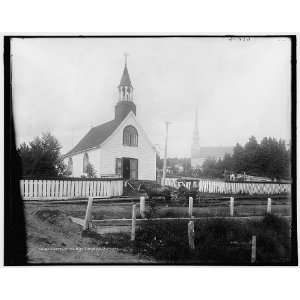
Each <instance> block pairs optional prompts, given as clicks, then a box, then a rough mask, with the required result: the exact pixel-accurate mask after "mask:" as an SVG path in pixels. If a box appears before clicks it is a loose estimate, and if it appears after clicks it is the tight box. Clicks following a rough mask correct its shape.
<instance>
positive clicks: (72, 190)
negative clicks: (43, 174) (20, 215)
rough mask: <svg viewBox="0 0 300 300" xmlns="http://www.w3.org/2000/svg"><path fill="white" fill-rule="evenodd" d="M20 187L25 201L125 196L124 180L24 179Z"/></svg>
mask: <svg viewBox="0 0 300 300" xmlns="http://www.w3.org/2000/svg"><path fill="white" fill-rule="evenodd" d="M20 187H21V195H22V197H23V199H24V200H30V199H69V198H81V197H112V196H115V197H117V196H121V195H122V194H123V179H121V178H105V179H82V178H78V179H76V178H63V179H53V180H51V179H39V178H36V179H22V180H20Z"/></svg>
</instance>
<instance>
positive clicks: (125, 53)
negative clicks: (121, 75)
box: [124, 52, 129, 66]
mask: <svg viewBox="0 0 300 300" xmlns="http://www.w3.org/2000/svg"><path fill="white" fill-rule="evenodd" d="M128 56H129V54H128V53H127V52H124V57H125V66H127V57H128Z"/></svg>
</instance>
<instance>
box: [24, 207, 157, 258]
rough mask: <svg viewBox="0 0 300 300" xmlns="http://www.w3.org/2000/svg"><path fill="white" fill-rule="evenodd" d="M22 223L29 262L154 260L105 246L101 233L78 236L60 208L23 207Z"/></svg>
mask: <svg viewBox="0 0 300 300" xmlns="http://www.w3.org/2000/svg"><path fill="white" fill-rule="evenodd" d="M26 224H27V226H26V228H27V241H28V242H27V244H28V258H29V263H33V264H35V263H96V264H98V263H100V264H101V263H110V264H113V263H152V262H153V263H155V262H154V261H153V260H151V259H149V258H145V257H141V256H139V255H134V254H132V253H131V251H130V249H126V247H125V248H123V249H122V250H120V249H117V248H112V247H109V246H108V244H109V243H108V242H107V238H105V237H104V236H101V235H92V236H86V235H82V234H81V227H80V226H79V225H77V224H75V223H73V222H71V221H70V219H69V216H68V212H67V211H64V210H62V209H61V208H60V207H56V208H55V207H54V208H53V207H51V208H49V207H38V208H37V207H36V206H26Z"/></svg>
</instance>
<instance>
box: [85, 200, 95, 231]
mask: <svg viewBox="0 0 300 300" xmlns="http://www.w3.org/2000/svg"><path fill="white" fill-rule="evenodd" d="M92 205H93V197H89V201H88V205H87V208H86V212H85V218H84V223H83V230H86V229H88V228H89V222H90V220H91V212H92Z"/></svg>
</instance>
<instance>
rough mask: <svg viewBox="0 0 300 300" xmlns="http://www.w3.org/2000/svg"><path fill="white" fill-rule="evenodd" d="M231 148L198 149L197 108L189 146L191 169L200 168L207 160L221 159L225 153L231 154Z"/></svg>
mask: <svg viewBox="0 0 300 300" xmlns="http://www.w3.org/2000/svg"><path fill="white" fill-rule="evenodd" d="M232 152H233V147H200V137H199V128H198V108H197V109H196V113H195V125H194V131H193V139H192V146H191V167H192V168H195V169H196V168H200V169H201V168H202V166H203V163H204V161H205V160H206V159H208V158H215V159H219V158H221V159H222V158H223V157H224V155H225V154H226V153H229V154H232Z"/></svg>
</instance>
